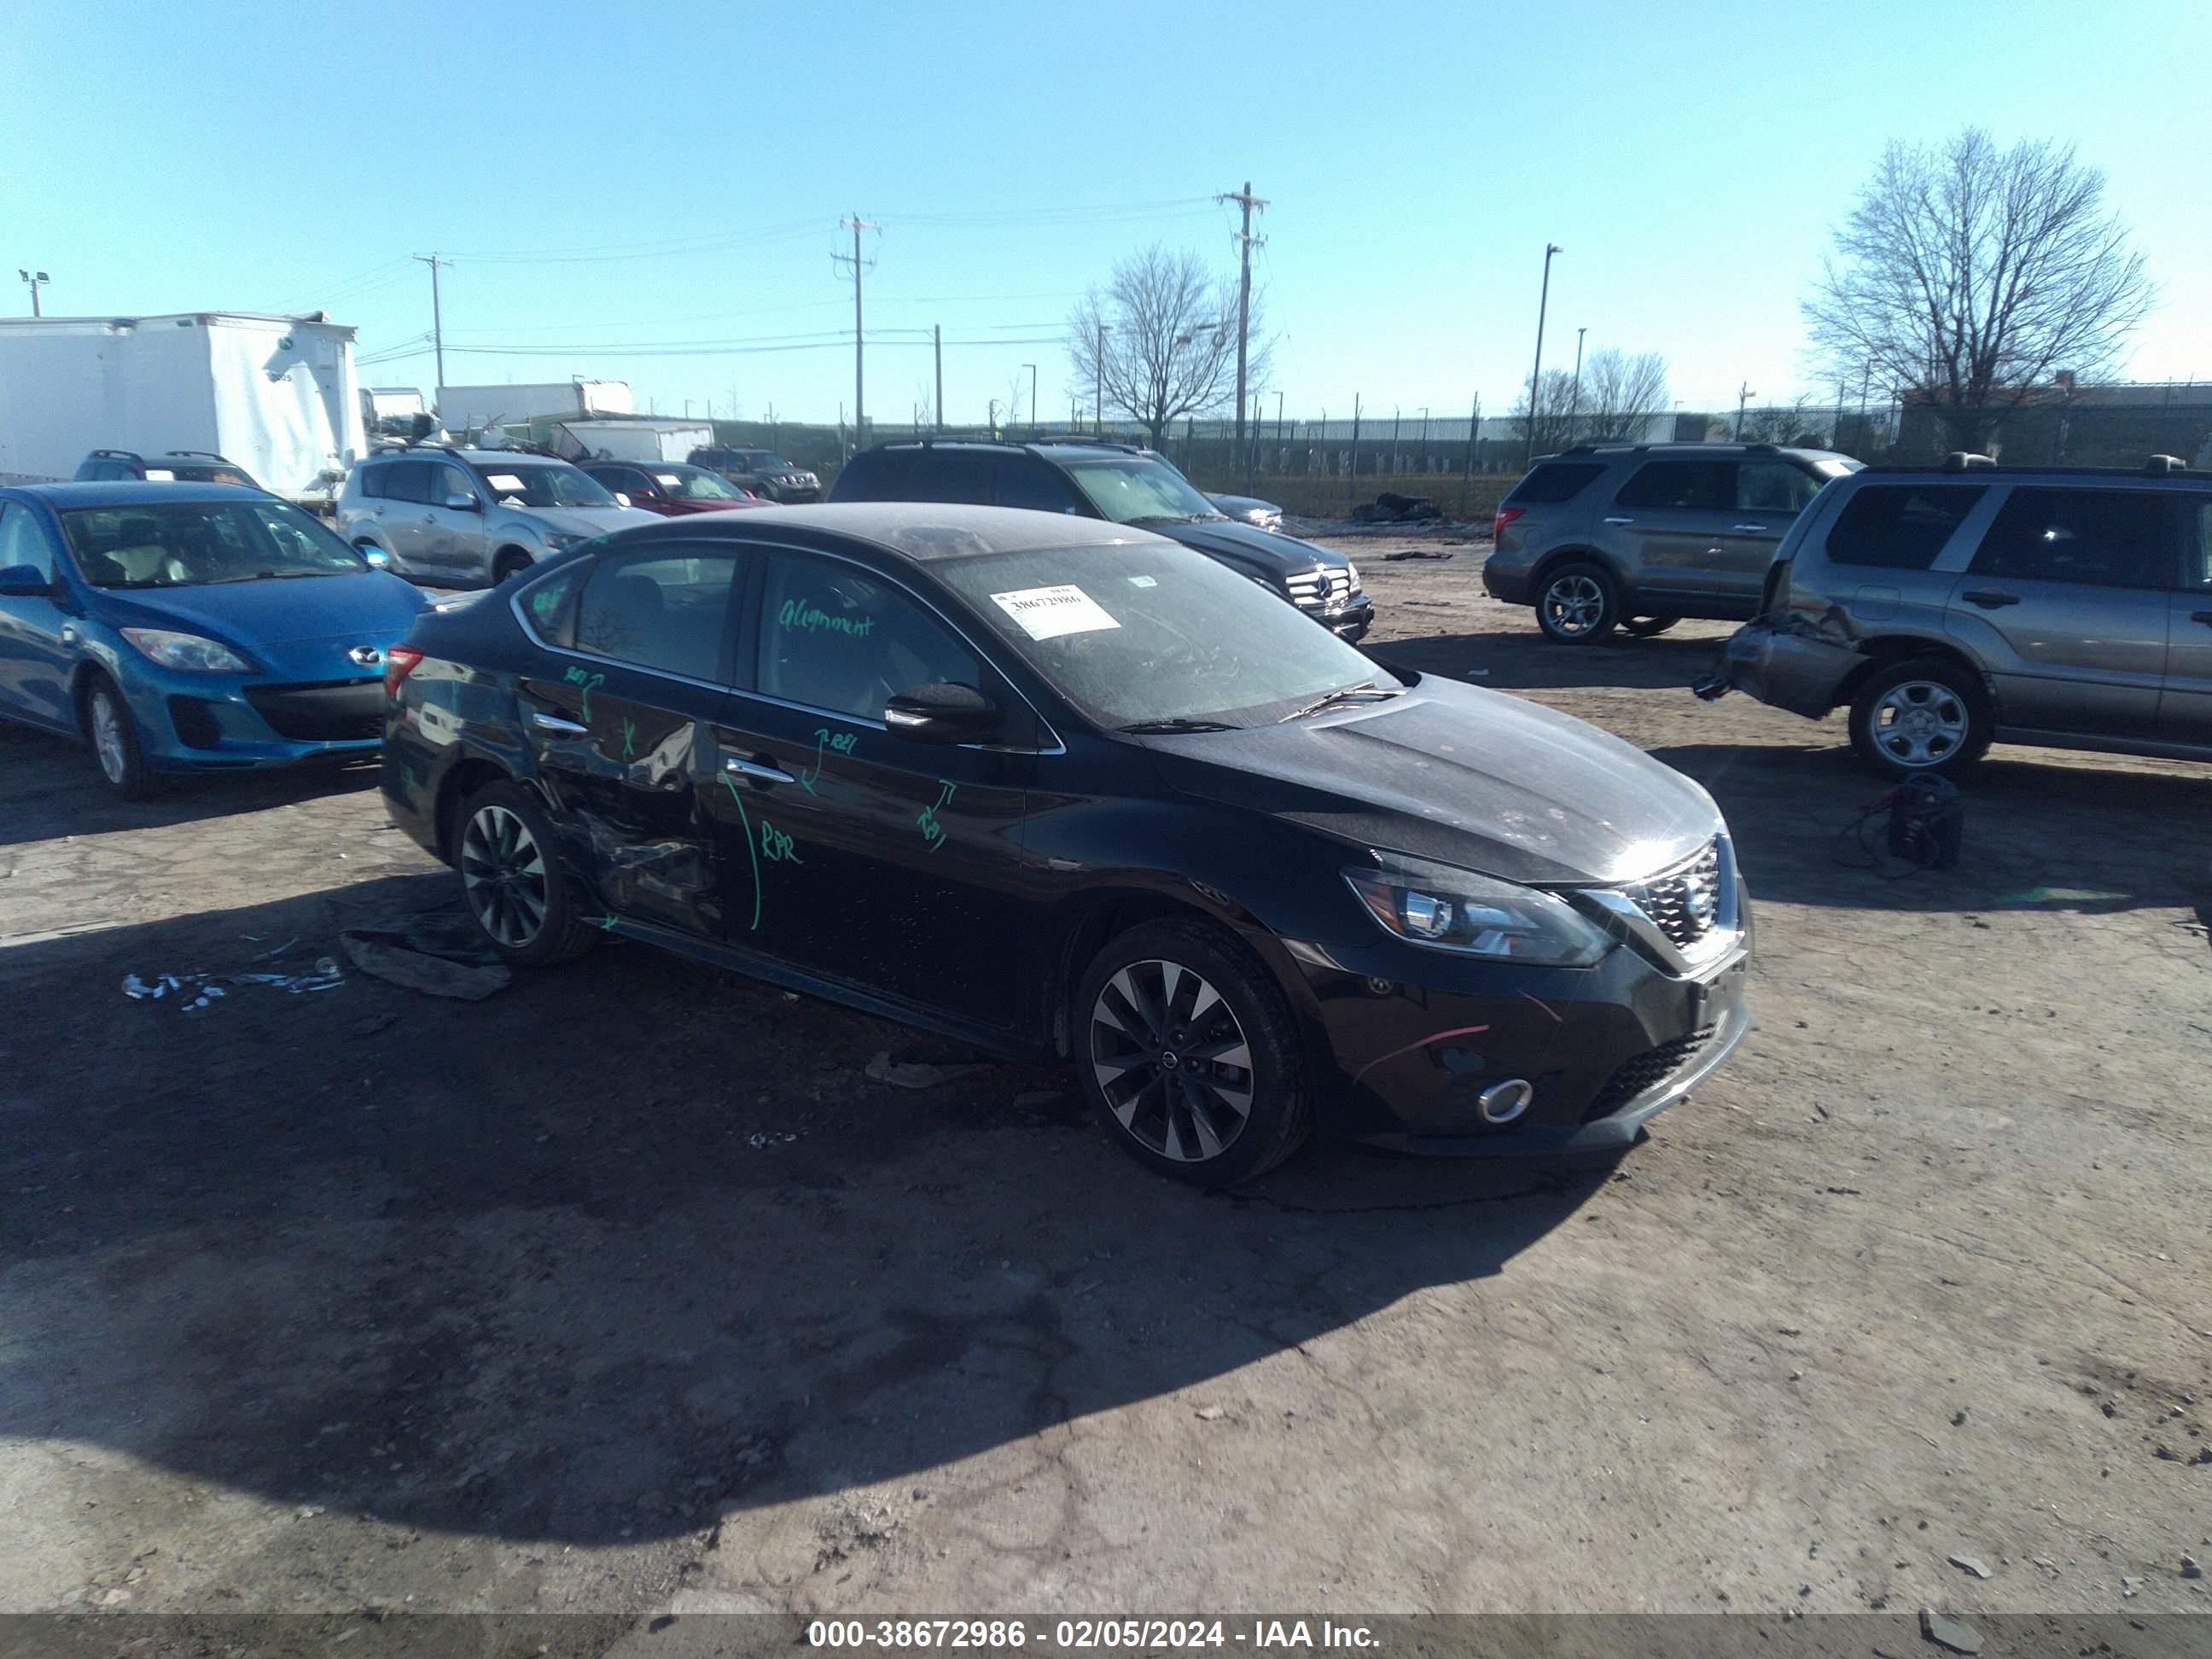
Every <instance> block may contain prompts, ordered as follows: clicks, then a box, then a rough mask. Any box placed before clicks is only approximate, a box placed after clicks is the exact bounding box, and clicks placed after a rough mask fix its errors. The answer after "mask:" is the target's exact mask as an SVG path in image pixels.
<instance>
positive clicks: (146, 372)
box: [0, 311, 367, 506]
mask: <svg viewBox="0 0 2212 1659" xmlns="http://www.w3.org/2000/svg"><path fill="white" fill-rule="evenodd" d="M353 337H354V331H353V330H352V329H350V328H349V327H346V326H344V325H342V324H337V323H332V322H330V321H328V320H326V319H325V318H324V316H323V314H322V313H320V312H316V313H313V314H311V315H308V316H304V317H286V316H275V315H270V314H268V313H258V312H239V311H195V312H170V313H163V314H161V315H160V316H153V317H9V318H0V483H36V482H43V481H46V480H49V479H55V478H68V477H73V476H74V475H75V474H76V470H77V467H78V465H80V464H81V463H82V461H83V459H84V458H85V457H86V456H87V455H88V454H90V453H92V452H93V451H94V450H95V449H126V450H131V451H134V452H136V453H138V454H141V455H144V456H147V457H149V459H150V458H151V457H153V456H155V455H158V454H160V453H162V452H163V451H165V450H171V449H199V450H211V451H213V452H214V453H216V454H219V455H221V456H222V457H223V458H224V459H226V460H232V461H235V462H237V463H238V465H240V466H242V467H244V468H245V469H246V471H248V472H250V473H252V475H253V477H255V479H257V480H258V482H259V483H260V484H261V485H262V487H263V488H264V489H271V490H274V491H275V492H276V494H278V495H284V496H288V497H289V498H290V499H292V500H294V501H300V502H302V503H304V504H307V505H311V506H312V505H322V504H327V503H328V502H329V501H331V499H332V497H333V495H334V493H335V491H336V489H337V483H338V482H339V481H340V480H341V479H343V477H344V476H345V472H346V469H347V468H349V467H350V466H351V465H353V463H354V460H355V459H356V457H358V456H359V455H360V454H361V453H362V452H363V450H364V449H365V448H366V447H367V445H366V442H365V441H364V440H363V438H362V420H361V396H360V388H359V386H358V384H357V383H356V379H355V371H354V362H353Z"/></svg>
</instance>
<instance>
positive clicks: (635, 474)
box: [599, 466, 661, 501]
mask: <svg viewBox="0 0 2212 1659" xmlns="http://www.w3.org/2000/svg"><path fill="white" fill-rule="evenodd" d="M599 482H600V483H603V484H605V485H606V487H607V488H608V489H618V490H620V491H621V492H622V493H623V495H627V496H629V498H630V499H631V500H632V501H654V500H657V499H659V495H660V493H661V492H660V486H659V484H657V483H653V476H652V475H651V474H650V473H647V472H641V471H638V470H637V468H635V467H634V466H625V467H623V468H621V469H620V470H618V471H616V472H615V473H613V474H612V475H611V477H605V478H602V479H600V480H599Z"/></svg>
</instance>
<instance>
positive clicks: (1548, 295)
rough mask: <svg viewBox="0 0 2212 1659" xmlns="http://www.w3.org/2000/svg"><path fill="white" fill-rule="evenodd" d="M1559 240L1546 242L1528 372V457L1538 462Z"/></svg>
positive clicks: (1528, 463) (1527, 463) (1559, 249)
mask: <svg viewBox="0 0 2212 1659" xmlns="http://www.w3.org/2000/svg"><path fill="white" fill-rule="evenodd" d="M1563 251H1564V250H1562V249H1561V247H1560V246H1559V244H1558V243H1557V242H1547V243H1545V244H1544V291H1543V293H1542V294H1541V295H1540V296H1539V297H1538V299H1537V301H1536V367H1535V368H1533V369H1531V370H1530V371H1529V372H1528V460H1527V462H1526V463H1525V465H1528V466H1534V465H1535V464H1536V403H1537V399H1538V398H1539V396H1540V395H1541V393H1542V392H1543V389H1544V313H1545V312H1546V311H1547V309H1549V308H1550V306H1551V303H1552V256H1553V254H1554V253H1559V252H1563Z"/></svg>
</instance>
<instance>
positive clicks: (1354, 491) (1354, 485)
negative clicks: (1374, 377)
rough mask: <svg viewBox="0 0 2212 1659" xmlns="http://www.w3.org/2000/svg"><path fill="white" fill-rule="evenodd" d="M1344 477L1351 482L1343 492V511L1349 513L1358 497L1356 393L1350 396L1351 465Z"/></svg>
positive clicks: (1357, 410)
mask: <svg viewBox="0 0 2212 1659" xmlns="http://www.w3.org/2000/svg"><path fill="white" fill-rule="evenodd" d="M1345 476H1346V477H1348V478H1350V479H1351V480H1352V482H1351V484H1350V485H1349V486H1348V487H1347V488H1346V490H1345V492H1344V510H1345V511H1346V513H1349V512H1351V511H1352V506H1353V504H1354V503H1355V502H1356V501H1358V496H1359V394H1358V392H1353V393H1352V465H1350V466H1348V467H1346V469H1345Z"/></svg>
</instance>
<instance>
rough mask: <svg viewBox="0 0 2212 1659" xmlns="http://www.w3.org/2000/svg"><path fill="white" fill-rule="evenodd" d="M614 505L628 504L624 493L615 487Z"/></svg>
mask: <svg viewBox="0 0 2212 1659" xmlns="http://www.w3.org/2000/svg"><path fill="white" fill-rule="evenodd" d="M615 505H616V506H617V507H628V506H629V496H628V495H624V494H623V492H622V491H621V490H619V489H617V491H615Z"/></svg>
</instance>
